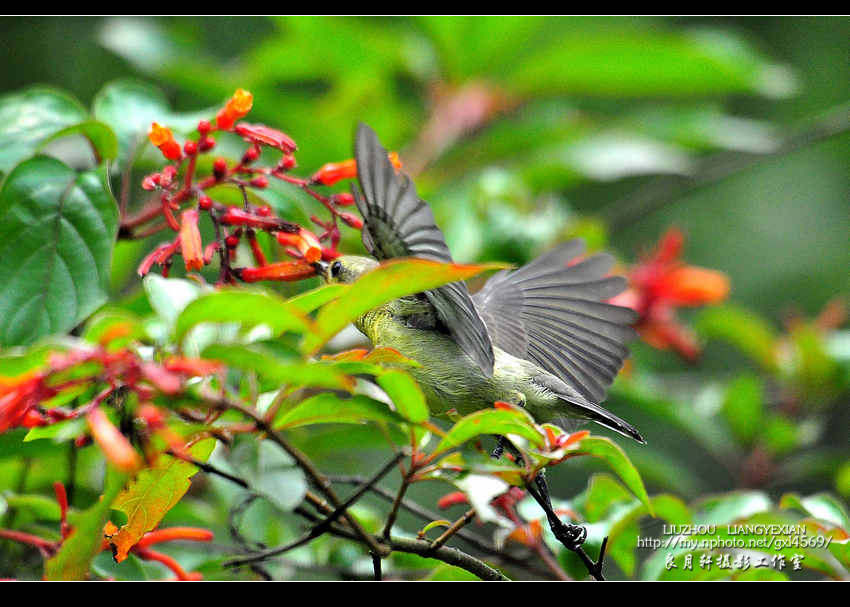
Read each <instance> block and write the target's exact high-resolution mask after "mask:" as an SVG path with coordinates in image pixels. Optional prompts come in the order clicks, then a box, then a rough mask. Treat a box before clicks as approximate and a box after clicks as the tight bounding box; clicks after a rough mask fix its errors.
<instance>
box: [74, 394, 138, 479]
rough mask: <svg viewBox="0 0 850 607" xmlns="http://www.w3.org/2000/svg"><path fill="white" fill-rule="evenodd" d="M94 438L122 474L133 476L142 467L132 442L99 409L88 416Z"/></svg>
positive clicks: (96, 408)
mask: <svg viewBox="0 0 850 607" xmlns="http://www.w3.org/2000/svg"><path fill="white" fill-rule="evenodd" d="M86 421H88V424H89V430H91V434H92V437H93V438H94V440H95V442H96V443H97V445H98V446H99V447H100V450H101V451H103V454H104V455H105V456H106V459H108V460H109V462H110V463H111V464H112V465H113V466H115V467H116V468H117V469H118V470H120V471H121V472H124V473H127V474H131V473H133V472H135V471H136V470H138V469H139V468H141V467H142V459H141V457H139V454H138V452H137V451H136V450H135V449H134V448H133V445H131V444H130V441H128V440H127V438H126V437H125V436H124V435H123V434H121V432H120V431H119V430H118V428H116V427H115V424H113V423H112V422H111V421H109V418H108V417H106V413H104V412H103V410H102V409H100V408H99V407H95V408H94V409H92V410H91V411H89V413H88V415H87V416H86Z"/></svg>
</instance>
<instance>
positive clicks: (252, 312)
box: [175, 289, 312, 341]
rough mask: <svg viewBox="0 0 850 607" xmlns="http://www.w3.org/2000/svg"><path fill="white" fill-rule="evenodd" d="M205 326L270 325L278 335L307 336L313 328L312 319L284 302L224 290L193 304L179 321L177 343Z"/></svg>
mask: <svg viewBox="0 0 850 607" xmlns="http://www.w3.org/2000/svg"><path fill="white" fill-rule="evenodd" d="M202 322H217V323H231V322H232V323H239V324H241V325H243V326H246V327H255V326H257V325H266V326H268V327H269V328H270V329H271V330H272V332H273V333H274V335H279V334H280V333H283V332H285V331H295V332H298V333H305V332H308V331H310V330H311V328H312V323H311V322H310V319H309V318H307V317H306V316H305V315H304V313H303V312H302V311H301V310H300V309H299V308H297V307H296V306H294V305H292V304H290V303H289V302H287V301H285V300H284V299H283V298H281V297H279V296H277V295H273V294H271V293H266V292H263V291H249V290H246V289H222V290H219V291H216V292H214V293H209V294H207V295H202V296H201V297H199V298H198V299H196V300H194V301H192V302H191V303H190V304H189V305H187V306H186V308H185V309H184V310H183V312H182V313H181V314H180V316H179V317H178V318H177V323H176V325H175V334H176V338H177V340H178V341H179V340H181V339H183V337H184V336H185V335H186V333H187V332H188V331H189V329H191V328H192V327H194V326H195V325H197V324H199V323H202Z"/></svg>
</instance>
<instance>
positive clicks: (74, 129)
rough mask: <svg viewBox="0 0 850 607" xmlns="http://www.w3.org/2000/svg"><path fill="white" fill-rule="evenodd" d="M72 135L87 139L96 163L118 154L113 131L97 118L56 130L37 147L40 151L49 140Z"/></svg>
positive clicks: (113, 157)
mask: <svg viewBox="0 0 850 607" xmlns="http://www.w3.org/2000/svg"><path fill="white" fill-rule="evenodd" d="M74 135H79V136H81V137H84V138H85V139H86V140H88V142H89V144H90V145H91V148H92V151H93V152H94V155H95V160H96V161H97V163H98V164H100V163H101V162H103V161H104V160H113V159H115V157H116V156H117V155H118V139H116V137H115V133H113V132H112V129H110V128H109V127H108V126H107V125H105V124H104V123H102V122H98V121H97V120H86V121H85V122H80V123H79V124H75V125H72V126H69V127H66V128H64V129H62V130H60V131H56V132H55V133H53V134H52V135H51V136H50V137H47V138H46V139H45V140H44V141H43V142H42V144H41V145H40V146H39V148H38V149H39V151H41V150H42V149H43V148H44V147H45V146H46V145H47V144H48V143H50V142H51V141H56V140H57V139H62V138H63V137H71V136H74Z"/></svg>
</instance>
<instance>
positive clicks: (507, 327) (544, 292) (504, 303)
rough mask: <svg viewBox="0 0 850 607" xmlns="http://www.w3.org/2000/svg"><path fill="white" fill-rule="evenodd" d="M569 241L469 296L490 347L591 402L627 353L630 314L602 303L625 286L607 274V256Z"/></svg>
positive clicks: (601, 396) (632, 316) (630, 335)
mask: <svg viewBox="0 0 850 607" xmlns="http://www.w3.org/2000/svg"><path fill="white" fill-rule="evenodd" d="M583 252H584V243H583V242H582V241H581V240H571V241H570V242H567V243H565V244H563V245H561V246H560V247H557V248H556V249H554V250H552V251H550V252H549V253H547V254H545V255H543V256H541V257H539V258H538V259H536V260H534V261H533V262H531V263H529V264H528V265H525V266H523V267H521V268H519V269H518V270H514V271H502V272H500V273H498V274H496V275H495V276H493V278H491V279H490V280H489V281H487V284H486V285H485V286H484V288H483V289H481V291H479V292H478V293H476V294H475V295H474V297H473V300H474V302H475V305H476V306H477V307H478V312H479V314H480V315H481V317H482V318H483V319H484V322H485V323H486V324H487V329H488V330H489V332H490V336H491V338H492V340H493V345H495V346H496V347H498V348H501V349H502V350H505V351H506V352H508V353H509V354H513V355H514V356H517V357H519V358H524V359H527V360H530V361H532V362H534V363H535V364H537V365H539V366H540V367H542V368H543V369H545V370H546V371H548V372H549V373H551V374H552V375H554V376H556V377H558V378H559V379H561V380H562V381H564V382H566V383H567V384H569V385H570V386H571V387H572V388H574V389H575V390H576V391H578V393H579V394H581V395H582V396H583V397H584V398H586V399H587V400H589V401H591V402H594V403H598V402H601V401H602V400H603V399H604V398H605V391H606V389H607V388H608V386H609V385H610V384H611V382H612V381H613V380H614V377H615V376H616V375H617V373H618V372H619V370H620V367H622V365H623V361H624V360H625V359H626V357H627V356H628V354H629V350H628V348H627V347H626V345H625V344H626V343H627V342H628V341H630V340H632V339H634V337H635V332H634V330H633V329H632V328H631V327H630V326H629V325H630V324H631V323H633V322H634V321H635V317H636V315H635V313H634V312H633V311H632V310H630V309H628V308H622V307H620V306H614V305H611V304H607V303H603V302H604V300H606V299H608V298H610V297H613V296H614V295H617V294H618V293H620V292H621V291H622V290H623V289H624V288H625V287H626V280H625V278H623V277H622V276H607V277H606V274H607V272H608V271H609V270H610V269H611V266H612V265H613V262H614V260H613V258H612V257H611V256H610V255H608V254H607V253H600V254H598V255H593V256H591V257H588V258H587V259H584V260H582V261H579V262H578V263H576V264H574V265H568V263H569V262H570V261H571V260H574V259H575V258H576V257H578V256H579V255H581V254H582V253H583Z"/></svg>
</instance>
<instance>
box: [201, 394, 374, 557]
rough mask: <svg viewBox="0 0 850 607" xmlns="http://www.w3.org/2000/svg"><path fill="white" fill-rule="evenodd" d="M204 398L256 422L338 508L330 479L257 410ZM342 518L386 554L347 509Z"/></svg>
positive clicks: (209, 395) (226, 401) (367, 543)
mask: <svg viewBox="0 0 850 607" xmlns="http://www.w3.org/2000/svg"><path fill="white" fill-rule="evenodd" d="M205 398H206V399H207V400H208V401H209V402H210V403H211V404H214V405H216V406H219V407H221V408H224V409H233V410H235V411H239V412H240V413H242V414H243V415H245V416H246V417H249V418H251V419H252V420H253V421H254V423H255V424H257V428H259V429H260V430H262V431H263V432H265V433H266V435H267V436H268V438H269V439H270V440H271V441H272V442H274V443H275V444H276V445H278V446H279V447H280V448H281V449H283V450H284V451H286V452H287V453H288V454H289V456H290V457H292V459H294V460H295V462H296V463H297V464H298V466H299V467H300V468H301V469H302V470H303V471H304V473H305V474H306V475H307V476H308V477H309V479H310V480H311V481H312V482H313V484H314V485H315V486H316V487H318V489H319V490H320V491H321V492H322V493H323V494H324V495H325V497H326V498H327V499H328V501H329V502H330V503H331V505H332V506H333V507H334V508H339V507H340V506H341V505H342V502H341V501H340V499H339V497H338V496H337V494H336V492H335V491H334V490H333V487H332V486H331V484H330V481H328V479H327V478H326V477H325V476H324V475H323V474H322V473H321V472H320V471H319V470H318V468H316V466H315V465H314V464H313V462H312V461H310V459H309V458H308V457H307V456H306V455H305V454H304V453H302V452H301V450H299V449H297V448H296V447H294V446H293V445H291V444H290V443H289V441H288V440H286V439H285V438H284V437H283V435H282V434H280V433H279V432H277V431H276V430H275V429H274V428H272V427H271V426H270V425H269V424H268V423H267V422H266V420H265V419H264V418H263V416H262V415H260V414H259V413H258V412H256V411H254V410H253V409H251V408H249V407H247V406H245V405H243V404H242V403H240V402H237V401H234V400H230V399H226V398H223V397H220V396H218V395H216V394H213V393H211V392H207V393H205ZM342 516H343V518H345V520H346V521H348V524H349V525H350V526H351V528H352V529H353V530H354V532H355V533H356V534H357V536H358V537H359V539H360V540H361V541H363V542H365V543H366V545H367V546H369V550H370V551H371V552H375V553H376V554H381V555H386V547H385V546H382V545H380V544H379V543H378V542H377V541H375V538H374V537H372V536H371V535H369V534H368V533H366V531H365V530H364V529H363V527H362V526H361V525H360V523H358V522H357V520H356V519H355V518H354V517H353V516H352V515H351V514H350V513H348V512H347V511H343V513H342Z"/></svg>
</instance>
